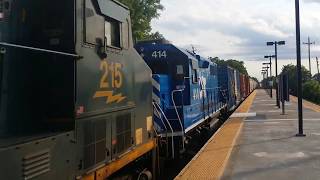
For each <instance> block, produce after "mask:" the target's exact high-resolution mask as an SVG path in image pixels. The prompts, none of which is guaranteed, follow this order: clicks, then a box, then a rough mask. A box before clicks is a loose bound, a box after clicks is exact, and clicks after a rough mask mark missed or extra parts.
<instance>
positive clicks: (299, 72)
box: [295, 0, 306, 137]
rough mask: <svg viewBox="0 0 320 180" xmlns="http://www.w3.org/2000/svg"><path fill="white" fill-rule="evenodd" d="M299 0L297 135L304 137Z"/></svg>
mask: <svg viewBox="0 0 320 180" xmlns="http://www.w3.org/2000/svg"><path fill="white" fill-rule="evenodd" d="M299 6H300V5H299V0H295V9H296V41H297V80H298V114H299V115H298V116H299V132H298V134H297V135H296V136H298V137H303V136H306V135H305V134H303V112H302V78H301V77H302V76H301V41H300V40H301V39H300V7H299Z"/></svg>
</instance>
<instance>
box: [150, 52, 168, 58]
mask: <svg viewBox="0 0 320 180" xmlns="http://www.w3.org/2000/svg"><path fill="white" fill-rule="evenodd" d="M152 57H154V58H167V51H153V53H152Z"/></svg>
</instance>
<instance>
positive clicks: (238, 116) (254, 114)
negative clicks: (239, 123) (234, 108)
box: [230, 113, 257, 118]
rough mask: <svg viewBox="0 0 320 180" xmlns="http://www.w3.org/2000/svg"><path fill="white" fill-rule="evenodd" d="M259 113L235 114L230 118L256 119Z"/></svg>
mask: <svg viewBox="0 0 320 180" xmlns="http://www.w3.org/2000/svg"><path fill="white" fill-rule="evenodd" d="M256 116H257V113H233V114H232V115H231V116H230V118H243V117H256Z"/></svg>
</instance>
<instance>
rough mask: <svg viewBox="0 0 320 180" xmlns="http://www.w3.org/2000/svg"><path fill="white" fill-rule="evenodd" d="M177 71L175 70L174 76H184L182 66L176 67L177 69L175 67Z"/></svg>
mask: <svg viewBox="0 0 320 180" xmlns="http://www.w3.org/2000/svg"><path fill="white" fill-rule="evenodd" d="M176 68H177V69H176V72H177V73H176V74H177V75H183V74H184V71H183V65H177V67H176Z"/></svg>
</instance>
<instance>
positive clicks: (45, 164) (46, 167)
mask: <svg viewBox="0 0 320 180" xmlns="http://www.w3.org/2000/svg"><path fill="white" fill-rule="evenodd" d="M22 171H23V178H24V179H25V180H28V179H32V178H35V177H38V176H40V175H41V174H44V173H47V172H48V171H50V152H49V150H44V151H41V152H37V153H34V154H31V155H27V156H25V157H24V158H23V160H22Z"/></svg>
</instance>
